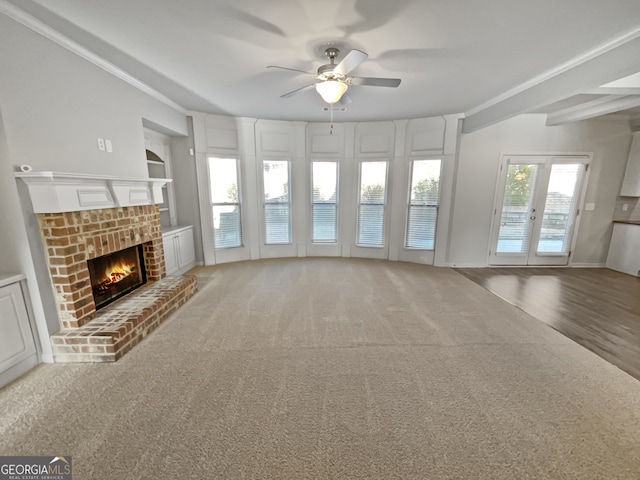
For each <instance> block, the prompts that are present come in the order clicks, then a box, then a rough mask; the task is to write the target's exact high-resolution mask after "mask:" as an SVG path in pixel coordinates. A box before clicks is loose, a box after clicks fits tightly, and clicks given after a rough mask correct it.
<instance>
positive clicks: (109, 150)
mask: <svg viewBox="0 0 640 480" xmlns="http://www.w3.org/2000/svg"><path fill="white" fill-rule="evenodd" d="M104 145H105V147H107V152H109V153H112V152H113V144H112V143H111V140H105V141H104Z"/></svg>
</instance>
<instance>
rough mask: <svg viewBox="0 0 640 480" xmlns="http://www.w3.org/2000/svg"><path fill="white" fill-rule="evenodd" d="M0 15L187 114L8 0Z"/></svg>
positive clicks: (0, 0) (0, 3) (2, 1)
mask: <svg viewBox="0 0 640 480" xmlns="http://www.w3.org/2000/svg"><path fill="white" fill-rule="evenodd" d="M0 13H2V14H3V15H5V16H7V17H9V18H11V19H13V20H15V21H16V22H18V23H20V24H21V25H23V26H25V27H27V28H28V29H30V30H32V31H34V32H36V33H38V34H39V35H42V36H43V37H45V38H46V39H48V40H51V41H52V42H54V43H56V44H57V45H60V46H61V47H63V48H64V49H66V50H68V51H70V52H72V53H75V54H76V55H78V56H79V57H81V58H83V59H85V60H87V61H88V62H90V63H92V64H94V65H96V66H97V67H100V68H102V69H103V70H104V71H106V72H108V73H110V74H111V75H113V76H114V77H117V78H119V79H120V80H123V81H124V82H126V83H128V84H129V85H131V86H133V87H135V88H137V89H138V90H140V91H141V92H143V93H145V94H147V95H149V96H150V97H153V98H155V99H156V100H158V101H159V102H162V103H164V104H165V105H167V106H168V107H171V108H173V109H174V110H177V111H178V112H180V113H182V114H184V115H186V114H187V110H186V109H185V108H183V107H182V106H181V105H178V104H177V103H176V102H174V101H173V100H171V99H170V98H169V97H167V96H165V95H164V94H162V93H160V92H158V91H157V90H155V89H154V88H152V87H150V86H149V85H147V84H146V83H144V82H141V81H140V80H138V79H137V78H135V77H133V76H132V75H130V74H129V73H127V72H125V71H124V70H122V69H121V68H119V67H117V66H115V65H114V64H112V63H111V62H108V61H107V60H105V59H104V58H102V57H100V56H99V55H96V54H95V53H94V52H92V51H90V50H88V49H86V48H85V47H83V46H82V45H80V44H79V43H77V42H75V41H74V40H71V39H70V38H69V37H66V36H65V35H63V34H62V33H60V32H59V31H57V30H55V29H53V28H52V27H50V26H49V25H47V24H46V23H44V22H42V21H41V20H38V19H37V18H35V17H34V16H32V15H30V14H28V13H27V12H25V11H24V10H21V9H20V8H18V7H16V6H15V5H13V4H11V3H9V2H8V1H7V0H0Z"/></svg>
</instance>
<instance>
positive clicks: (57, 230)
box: [36, 205, 197, 362]
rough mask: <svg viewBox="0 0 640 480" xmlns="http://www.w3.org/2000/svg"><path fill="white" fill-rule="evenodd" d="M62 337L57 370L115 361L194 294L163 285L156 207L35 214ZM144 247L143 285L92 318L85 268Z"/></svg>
mask: <svg viewBox="0 0 640 480" xmlns="http://www.w3.org/2000/svg"><path fill="white" fill-rule="evenodd" d="M36 215H37V218H38V222H39V224H40V230H41V234H42V239H43V244H44V249H45V256H46V258H47V263H48V267H49V272H50V275H51V281H52V284H53V290H54V294H55V299H56V305H57V309H58V316H59V319H60V326H61V328H62V329H61V330H60V331H59V332H58V333H56V334H54V335H53V336H52V337H51V343H52V348H53V352H54V357H55V360H56V362H112V361H115V360H118V359H119V358H120V357H121V356H122V355H124V354H125V353H126V352H128V351H129V350H130V349H131V348H133V346H135V345H136V344H137V343H139V342H140V340H142V339H143V338H144V337H145V336H146V335H147V334H148V333H149V332H150V331H151V330H153V329H154V328H156V327H157V326H158V325H160V323H162V322H163V321H164V320H165V319H166V318H167V317H168V316H169V315H170V314H171V313H172V312H174V311H175V310H177V309H178V308H179V307H180V306H181V305H182V304H184V303H185V302H186V301H187V300H188V299H189V298H191V297H192V296H193V295H194V294H195V293H196V291H197V282H196V279H195V277H191V276H178V277H166V268H165V261H164V251H163V245H162V230H161V227H160V212H159V208H158V205H141V206H125V207H117V208H103V209H96V210H82V211H75V212H62V213H37V214H36ZM136 245H142V246H143V253H144V265H145V269H146V274H147V284H146V285H143V286H142V287H141V288H139V289H137V290H134V291H133V292H131V293H129V294H128V295H126V296H124V297H123V298H122V299H120V300H117V301H116V302H114V303H113V304H111V305H109V306H107V307H106V308H104V309H102V310H100V311H98V312H96V307H95V303H94V299H93V292H92V287H91V280H90V274H89V269H88V265H87V260H90V259H93V258H96V257H100V256H102V255H106V254H109V253H113V252H116V251H119V250H122V249H125V248H128V247H133V246H136Z"/></svg>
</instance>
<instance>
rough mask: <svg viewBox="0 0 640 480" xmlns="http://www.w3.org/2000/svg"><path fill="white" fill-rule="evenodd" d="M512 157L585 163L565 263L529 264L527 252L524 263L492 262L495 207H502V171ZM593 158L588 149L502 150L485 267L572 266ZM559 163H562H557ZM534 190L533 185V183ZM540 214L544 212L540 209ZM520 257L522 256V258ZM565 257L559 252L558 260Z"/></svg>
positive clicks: (495, 225) (494, 240)
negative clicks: (556, 150) (568, 150)
mask: <svg viewBox="0 0 640 480" xmlns="http://www.w3.org/2000/svg"><path fill="white" fill-rule="evenodd" d="M513 158H521V159H522V163H523V164H525V163H526V159H528V158H530V159H541V158H545V159H552V158H560V159H562V160H564V161H566V163H570V162H571V159H575V160H576V161H577V162H576V163H584V164H585V171H584V172H583V174H582V178H581V185H580V189H579V191H578V192H577V193H576V198H577V204H576V205H577V212H578V213H577V214H576V217H575V221H574V224H573V227H572V232H571V243H570V247H569V254H568V256H567V261H566V263H565V262H564V261H562V262H561V263H560V262H556V263H554V262H549V263H543V264H537V265H534V264H531V263H529V254H527V255H526V256H525V257H526V259H525V262H526V263H524V264H522V263H515V262H512V263H504V264H497V263H493V264H492V263H491V258H492V256H491V254H492V251H493V248H494V247H495V245H496V243H497V234H498V230H497V223H498V222H499V218H498V215H497V211H498V209H501V207H502V205H501V202H502V200H503V195H504V188H505V181H506V174H505V175H504V177H503V171H504V170H505V168H506V167H507V165H508V160H509V159H513ZM592 159H593V153H591V152H532V153H522V152H520V153H513V154H511V153H502V154H500V160H499V163H498V168H497V172H496V183H495V192H494V200H493V208H492V210H493V213H492V214H491V227H490V232H489V245H488V248H487V257H486V264H487V265H488V266H496V267H509V266H512V267H540V266H556V267H568V266H571V265H572V263H573V251H574V249H575V245H576V241H577V237H578V233H579V231H580V221H581V219H582V212H583V211H584V203H585V198H586V192H587V187H588V184H589V175H590V174H591V163H592ZM558 163H563V162H558ZM534 189H535V186H534ZM540 213H543V212H540ZM535 231H538V232H539V227H538V228H534V231H533V232H532V235H533V233H534V232H535ZM553 256H554V255H553V254H551V255H549V256H548V257H550V258H552V257H553ZM521 258H522V257H521ZM561 258H562V259H564V255H558V259H561Z"/></svg>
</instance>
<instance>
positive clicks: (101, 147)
mask: <svg viewBox="0 0 640 480" xmlns="http://www.w3.org/2000/svg"><path fill="white" fill-rule="evenodd" d="M98 150H100V151H102V152H104V138H99V139H98Z"/></svg>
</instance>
